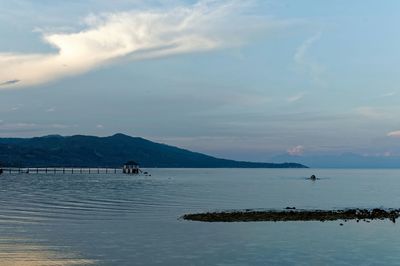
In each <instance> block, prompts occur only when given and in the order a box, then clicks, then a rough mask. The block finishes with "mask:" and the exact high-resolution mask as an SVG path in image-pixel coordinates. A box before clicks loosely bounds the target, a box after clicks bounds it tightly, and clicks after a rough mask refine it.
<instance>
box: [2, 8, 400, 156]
mask: <svg viewBox="0 0 400 266" xmlns="http://www.w3.org/2000/svg"><path fill="white" fill-rule="evenodd" d="M399 10H400V2H398V1H384V2H382V3H378V2H377V1H339V0H336V1H329V2H327V1H317V0H315V1H281V0H280V1H261V0H260V1H257V0H254V1H224V0H223V1H210V0H208V1H178V0H177V1H175V0H171V1H156V0H154V1H139V0H120V1H118V0H116V1H105V0H96V1H94V0H86V1H78V0H72V1H53V0H52V1H50V0H35V1H33V0H32V1H27V0H16V1H5V0H0V33H1V36H2V37H1V40H0V135H1V136H3V137H5V136H7V137H8V136H18V137H29V136H40V135H46V134H62V135H72V134H93V135H100V136H104V135H110V134H113V133H116V132H123V133H126V134H130V135H135V136H142V137H145V138H149V139H151V140H155V141H161V142H165V143H169V144H172V145H177V146H180V147H184V148H189V149H192V150H196V151H201V152H206V153H209V154H212V155H217V156H223V157H228V158H234V159H243V160H257V161H265V160H268V159H269V158H271V157H272V156H274V155H277V154H285V153H289V154H294V155H315V154H341V153H348V152H352V153H357V154H363V155H368V156H397V155H400V121H399V118H398V117H399V116H400V107H399V104H398V103H399V100H400V89H399V84H400V82H399V81H400V75H399V66H398V65H399V62H400V53H398V52H397V50H398V47H400V34H399V33H400V29H399V27H398V26H397V25H399V24H400V17H399V16H398V11H399Z"/></svg>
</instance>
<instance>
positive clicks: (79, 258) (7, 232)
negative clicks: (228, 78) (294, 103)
mask: <svg viewBox="0 0 400 266" xmlns="http://www.w3.org/2000/svg"><path fill="white" fill-rule="evenodd" d="M149 172H150V173H151V174H152V176H151V177H144V176H139V177H138V176H128V175H122V174H109V175H97V174H91V175H87V174H86V175H80V174H75V175H71V174H65V175H63V174H57V175H54V174H48V175H38V174H19V175H8V174H6V175H2V176H1V177H0V265H28V266H36V265H293V264H295V265H326V264H335V265H355V264H363V265H377V264H380V265H382V264H384V265H398V261H399V259H400V255H398V254H400V238H399V237H398V236H399V235H400V226H399V225H398V224H393V223H391V222H390V221H373V222H371V223H356V222H347V223H345V224H344V226H339V223H340V222H337V221H336V222H325V223H321V222H277V223H273V222H251V223H201V222H190V221H183V220H181V219H178V218H179V217H180V216H181V215H183V214H185V213H190V212H203V211H210V210H211V211H214V210H227V209H247V208H252V209H254V208H260V209H266V208H267V209H270V208H273V209H274V208H276V209H281V208H285V207H288V206H295V207H297V208H310V209H316V208H319V209H332V208H346V207H360V208H374V207H384V208H399V207H400V170H315V169H149ZM311 174H316V175H317V177H319V178H320V180H317V181H316V182H312V181H310V180H306V178H307V177H309V176H310V175H311Z"/></svg>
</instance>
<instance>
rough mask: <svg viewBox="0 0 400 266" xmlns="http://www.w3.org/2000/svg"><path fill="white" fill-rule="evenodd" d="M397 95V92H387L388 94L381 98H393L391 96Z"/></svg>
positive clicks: (382, 95)
mask: <svg viewBox="0 0 400 266" xmlns="http://www.w3.org/2000/svg"><path fill="white" fill-rule="evenodd" d="M396 94H397V92H395V91H391V92H387V93H384V94H381V95H380V97H382V98H383V97H391V96H395V95H396Z"/></svg>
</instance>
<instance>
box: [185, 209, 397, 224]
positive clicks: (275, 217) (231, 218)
mask: <svg viewBox="0 0 400 266" xmlns="http://www.w3.org/2000/svg"><path fill="white" fill-rule="evenodd" d="M399 216H400V209H395V210H394V209H390V210H384V209H372V210H369V209H345V210H284V211H277V210H269V211H268V210H266V211H255V210H245V211H231V212H209V213H195V214H186V215H184V216H183V217H182V218H183V219H184V220H191V221H201V222H259V221H270V222H277V221H283V222H286V221H321V222H324V221H335V220H363V221H366V220H384V219H389V220H391V221H392V222H395V221H396V219H397V218H398V217H399Z"/></svg>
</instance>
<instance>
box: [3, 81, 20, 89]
mask: <svg viewBox="0 0 400 266" xmlns="http://www.w3.org/2000/svg"><path fill="white" fill-rule="evenodd" d="M18 82H20V80H18V79H12V80H7V81H4V82H2V83H0V87H1V86H8V85H13V84H15V83H18Z"/></svg>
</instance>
